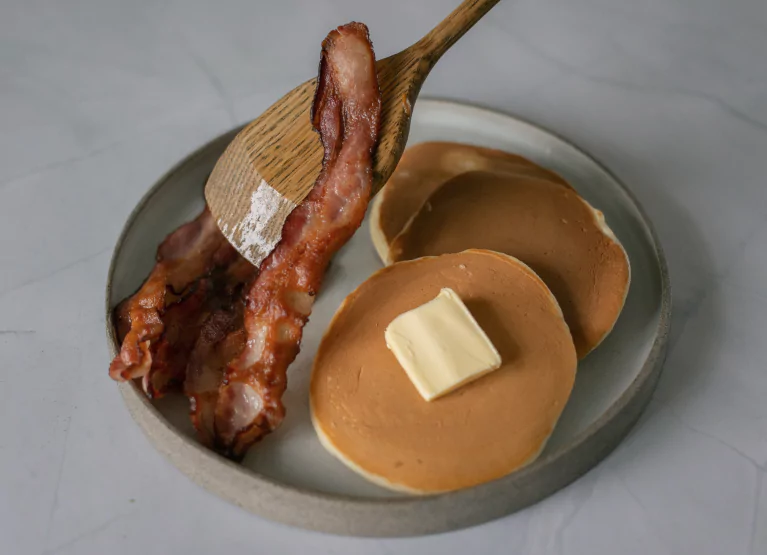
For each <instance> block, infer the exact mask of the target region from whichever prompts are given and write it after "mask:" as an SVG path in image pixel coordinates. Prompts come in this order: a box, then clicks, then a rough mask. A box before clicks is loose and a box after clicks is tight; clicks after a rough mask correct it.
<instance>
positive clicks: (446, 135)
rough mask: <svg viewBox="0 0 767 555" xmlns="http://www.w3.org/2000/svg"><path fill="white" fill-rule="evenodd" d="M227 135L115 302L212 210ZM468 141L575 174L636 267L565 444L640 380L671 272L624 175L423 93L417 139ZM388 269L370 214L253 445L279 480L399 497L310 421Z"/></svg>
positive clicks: (187, 184) (137, 225)
mask: <svg viewBox="0 0 767 555" xmlns="http://www.w3.org/2000/svg"><path fill="white" fill-rule="evenodd" d="M230 139H231V137H229V138H222V139H221V140H218V141H215V142H214V143H211V144H210V145H208V147H207V148H204V149H202V150H201V151H200V152H199V153H197V155H195V156H193V157H192V158H191V159H189V160H187V162H186V163H185V164H183V165H182V166H181V167H179V168H177V169H176V170H175V171H173V172H171V174H169V175H168V176H166V178H165V180H164V182H163V183H162V184H161V185H160V186H159V187H158V188H157V189H156V190H155V191H154V193H153V194H152V195H151V197H150V198H149V200H148V201H147V202H146V203H144V204H143V205H142V206H140V207H139V208H138V209H137V212H136V213H135V218H134V220H133V225H132V226H131V227H130V229H129V230H128V232H127V233H126V235H125V237H124V240H123V243H122V246H121V248H120V250H119V252H117V253H116V255H115V261H114V264H115V266H114V270H115V271H114V279H113V283H112V290H111V298H110V306H112V307H113V306H115V305H116V304H117V303H118V302H119V301H120V300H121V299H123V298H124V297H126V296H127V295H129V294H131V293H133V292H134V291H135V290H136V289H137V288H138V287H139V286H140V284H141V283H142V281H143V280H144V278H145V277H146V276H147V275H148V273H149V271H150V269H151V267H152V265H153V263H154V257H155V252H156V249H157V245H158V244H159V243H160V242H161V241H162V239H163V238H164V237H165V236H166V235H167V234H168V233H169V232H170V231H172V230H173V229H175V228H176V227H178V226H179V225H180V224H182V223H183V222H185V221H188V220H190V219H192V218H193V217H195V216H196V215H197V214H198V213H199V212H200V211H201V210H202V208H203V205H204V201H203V196H202V190H203V184H204V182H205V179H206V178H207V176H208V174H209V173H210V171H211V169H212V168H213V165H214V164H215V162H216V160H217V159H218V157H219V155H220V154H221V152H222V151H223V149H224V148H225V146H226V144H227V143H228V140H230ZM428 140H442V141H445V140H447V141H458V142H465V143H471V144H476V145H481V146H487V147H491V148H499V149H503V150H507V151H509V152H513V153H517V154H521V155H522V156H525V157H527V158H530V159H531V160H533V161H535V162H537V163H539V164H540V165H542V166H544V167H547V168H550V169H552V170H554V171H555V172H557V173H559V174H560V175H562V176H563V177H564V178H565V179H566V180H568V181H569V182H570V183H571V184H572V185H573V186H574V187H575V188H576V189H577V190H578V192H579V193H580V194H581V195H582V196H583V197H584V198H586V200H588V201H589V202H590V203H591V204H592V205H593V206H594V207H595V208H598V209H600V210H602V211H603V212H604V214H605V218H606V220H607V222H608V224H609V225H610V227H611V228H612V229H613V231H614V232H615V234H616V235H617V236H618V238H619V239H620V241H621V242H622V243H623V246H624V248H625V249H626V251H627V253H628V255H629V259H630V263H631V287H630V290H629V294H628V297H627V299H626V305H625V307H624V310H623V313H622V314H621V316H620V318H619V320H618V322H617V324H616V326H615V328H614V330H613V332H612V333H611V334H610V336H609V337H608V338H607V339H606V340H605V341H604V342H603V343H602V345H600V346H599V347H598V348H597V349H596V350H595V351H594V352H592V353H591V354H590V355H589V356H588V357H587V358H586V359H585V360H584V361H582V362H581V364H580V365H579V369H578V375H577V378H576V382H575V388H574V390H573V394H572V396H571V398H570V401H569V402H568V405H567V407H566V408H565V411H564V413H563V414H562V417H561V419H560V421H559V424H558V426H557V429H556V430H555V432H554V434H553V435H552V437H551V439H550V441H549V443H548V445H547V446H546V449H545V451H544V454H546V453H551V452H554V451H555V450H559V449H564V448H566V446H567V444H568V442H570V441H572V440H573V439H574V438H575V437H576V436H577V435H578V434H579V433H581V432H583V431H584V430H586V428H588V426H589V425H591V424H593V423H594V422H595V421H596V420H597V419H598V418H599V417H600V416H601V415H602V414H603V413H604V412H605V411H606V410H607V409H608V408H609V407H610V406H611V405H612V404H613V403H614V402H615V401H616V400H617V399H618V397H619V396H620V395H621V394H622V393H623V392H624V391H625V390H626V389H627V388H628V386H629V385H630V384H631V382H632V381H633V380H634V379H635V378H636V377H637V375H638V373H639V371H640V370H641V368H642V365H643V364H644V362H645V360H646V359H647V357H648V354H649V352H650V349H651V347H652V344H653V341H654V340H655V337H656V334H657V330H658V324H659V320H660V317H661V294H662V291H661V287H662V280H661V277H660V275H661V271H660V268H659V266H658V261H657V253H656V252H655V248H654V247H653V241H652V237H651V235H650V232H649V230H648V229H647V227H646V225H645V224H644V222H643V219H642V215H641V214H640V213H639V210H638V209H637V207H636V205H635V203H634V202H633V201H632V199H631V198H630V197H629V195H628V194H627V193H626V191H624V189H623V188H622V187H621V186H620V185H619V184H618V183H617V182H616V181H615V179H614V178H613V177H612V176H611V175H610V174H609V173H608V172H606V171H605V170H604V169H603V168H601V167H600V166H599V165H598V164H596V163H595V162H594V161H593V160H591V159H590V158H588V157H587V156H585V155H584V154H583V153H582V152H580V151H579V150H577V149H575V148H574V147H572V146H571V145H570V144H568V143H567V142H565V141H563V140H561V139H559V138H558V137H556V136H554V135H551V134H549V133H547V132H545V131H543V130H541V129H539V128H537V127H535V126H532V125H530V124H527V123H525V122H522V121H519V120H516V119H514V118H512V117H509V116H503V115H499V114H495V113H492V112H488V111H485V110H481V109H477V108H472V107H469V106H462V105H456V104H454V103H449V102H441V101H433V100H421V101H419V103H418V104H417V105H416V107H415V109H414V113H413V120H412V126H411V134H410V140H409V144H415V143H419V142H423V141H428ZM381 267H382V264H381V263H380V261H379V260H378V257H377V256H376V254H375V250H374V248H373V245H372V243H371V241H370V234H369V231H368V225H367V220H366V221H365V223H364V224H363V227H362V228H361V229H360V231H359V232H358V233H357V234H356V235H355V236H354V237H353V239H352V240H351V241H350V242H349V243H348V244H347V245H346V246H345V247H344V248H343V249H342V251H341V252H339V254H338V255H337V256H336V257H335V259H334V260H333V262H332V264H331V266H330V268H329V271H328V274H327V276H326V278H325V283H324V286H323V289H322V291H321V293H320V295H319V296H318V299H317V302H316V304H315V306H314V309H313V312H312V317H311V321H310V322H309V324H308V325H307V326H306V328H305V331H304V339H303V342H302V346H301V354H300V355H299V357H298V358H297V360H296V361H295V362H294V363H293V365H292V366H291V367H290V370H289V375H288V377H289V385H288V391H287V393H286V395H285V397H284V401H285V405H286V407H287V417H286V419H285V421H284V423H283V425H282V426H281V427H280V429H279V430H277V432H275V433H274V434H272V435H270V436H268V437H267V438H266V439H265V440H264V441H263V442H261V443H260V444H258V445H257V446H256V447H254V448H253V449H251V451H250V453H249V454H248V455H247V457H246V458H245V460H244V461H243V465H244V466H245V467H247V468H250V469H252V470H254V471H256V472H257V473H259V474H262V475H264V476H267V477H269V478H271V479H272V480H274V481H275V482H279V483H283V484H286V485H290V486H293V487H297V488H300V489H306V490H312V491H317V492H325V493H336V494H345V495H349V496H353V497H367V498H370V497H381V498H384V497H399V496H402V494H398V493H394V492H390V491H388V490H385V489H383V488H380V487H378V486H375V485H373V484H370V483H369V482H367V481H365V480H364V479H362V478H361V477H359V476H358V475H356V474H355V473H353V472H352V471H351V470H348V469H347V468H346V467H345V466H344V465H343V464H341V463H340V462H339V461H337V460H336V459H335V458H333V457H332V456H331V455H330V454H328V453H327V452H326V451H325V450H324V448H323V447H322V446H321V445H320V443H319V441H318V440H317V438H316V435H315V433H314V430H313V428H312V425H311V422H310V419H309V406H308V386H309V375H310V371H311V364H312V360H313V358H314V354H315V352H316V350H317V346H318V344H319V341H320V339H321V337H322V334H323V332H324V330H325V328H326V327H327V325H328V323H329V322H330V319H331V318H332V316H333V314H334V313H335V310H336V309H337V308H338V306H339V305H340V303H341V302H342V300H343V299H344V298H345V297H346V295H347V294H349V293H350V292H351V291H352V290H353V289H354V288H355V287H357V286H358V285H359V284H360V283H362V282H363V281H364V280H365V279H367V277H368V276H369V275H370V274H372V273H373V272H375V271H376V270H378V269H379V268H381ZM156 407H157V408H158V409H159V410H160V412H161V413H162V414H163V415H164V416H165V417H166V418H167V420H168V421H169V422H170V423H171V424H172V425H173V426H174V427H175V428H176V429H177V430H178V431H179V433H181V434H184V435H187V436H190V437H193V436H194V430H193V428H192V426H191V424H190V422H189V418H188V414H187V412H188V403H187V401H186V399H185V398H183V397H182V396H180V395H178V396H169V397H167V398H165V399H161V400H159V401H158V402H156Z"/></svg>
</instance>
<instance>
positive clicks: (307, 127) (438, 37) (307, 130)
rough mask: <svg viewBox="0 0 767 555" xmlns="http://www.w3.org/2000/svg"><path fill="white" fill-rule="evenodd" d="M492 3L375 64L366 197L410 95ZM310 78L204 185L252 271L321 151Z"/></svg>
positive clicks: (402, 128) (387, 171)
mask: <svg viewBox="0 0 767 555" xmlns="http://www.w3.org/2000/svg"><path fill="white" fill-rule="evenodd" d="M498 1H499V0H465V1H464V2H463V3H461V5H460V6H458V7H457V8H456V9H455V10H454V11H453V13H451V14H450V15H449V16H447V18H445V20H444V21H442V23H440V24H439V25H437V26H436V27H435V28H434V29H432V31H431V32H430V33H429V34H427V35H426V36H425V37H424V38H422V39H421V40H419V41H418V42H417V43H415V44H414V45H412V46H411V47H410V48H407V49H405V50H403V51H402V52H400V53H399V54H395V55H393V56H389V57H388V58H385V59H383V60H379V61H378V62H377V64H376V69H377V72H378V83H379V87H380V89H381V95H382V97H383V106H382V116H381V133H380V140H379V144H378V149H377V152H376V157H375V161H374V167H373V171H374V174H373V194H375V193H376V192H378V190H379V189H380V188H381V187H382V186H383V185H384V183H386V180H387V179H389V176H390V175H391V174H392V172H393V171H394V168H395V166H396V165H397V162H399V159H400V156H401V155H402V151H403V150H404V148H405V143H406V141H407V136H408V131H409V129H410V115H411V111H412V107H413V104H414V103H415V100H416V97H417V96H418V92H419V91H420V90H421V85H423V82H424V80H425V79H426V76H427V75H428V74H429V71H431V68H432V67H434V64H436V63H437V60H439V58H440V57H441V56H442V54H444V53H445V52H446V51H447V49H448V48H450V47H451V46H452V45H453V44H454V43H455V42H456V41H457V40H458V39H459V38H461V36H463V34H464V33H465V32H466V31H468V30H469V29H470V28H471V27H472V25H474V24H475V23H476V22H477V21H479V19H480V18H481V17H482V16H483V15H485V14H486V13H487V12H488V11H489V10H490V8H492V7H493V6H494V5H495V4H497V3H498ZM314 89H315V79H312V80H310V81H307V82H305V83H303V84H302V85H299V86H298V87H296V88H295V89H293V90H292V91H290V92H289V93H288V94H286V95H285V96H283V97H282V98H281V99H280V100H278V101H277V102H276V103H275V104H273V105H272V106H271V107H270V108H269V109H268V110H267V111H266V112H264V113H263V114H262V115H261V116H260V117H259V118H258V119H256V120H254V121H252V122H251V123H250V124H248V125H247V126H246V127H245V128H244V129H243V130H242V131H240V133H239V134H238V135H237V136H236V137H235V138H234V140H233V141H232V142H231V144H230V145H229V146H228V147H227V149H226V151H225V152H224V154H223V155H222V156H221V158H220V159H219V160H218V163H217V164H216V167H215V168H214V169H213V173H212V174H211V175H210V178H209V179H208V183H207V184H206V186H205V198H206V199H207V201H208V205H209V206H210V209H211V211H212V212H213V215H214V216H215V218H216V221H217V222H218V225H219V227H220V228H221V231H222V232H223V233H224V235H226V237H227V238H228V239H229V241H230V242H231V243H232V244H233V245H234V246H235V248H236V249H237V250H238V251H240V253H241V254H242V255H243V256H244V257H245V258H247V259H248V260H249V261H250V262H252V263H253V264H255V265H257V266H258V265H259V264H260V263H261V261H262V260H263V259H264V258H266V256H267V255H268V254H269V253H270V252H271V251H272V249H273V248H274V247H275V245H276V244H277V243H278V242H279V240H280V237H281V234H282V226H283V224H284V222H285V218H287V216H288V214H290V212H291V211H292V210H293V209H294V208H295V207H296V205H297V204H298V203H300V202H301V201H302V200H303V199H304V197H305V196H306V195H307V194H309V191H310V190H311V189H312V186H313V185H314V182H315V180H316V179H317V176H318V175H319V172H320V169H321V166H322V145H321V144H320V140H319V137H318V135H317V134H316V133H315V132H314V130H313V129H312V126H311V122H310V117H309V111H310V108H311V105H312V99H313V97H314Z"/></svg>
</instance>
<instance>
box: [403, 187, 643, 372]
mask: <svg viewBox="0 0 767 555" xmlns="http://www.w3.org/2000/svg"><path fill="white" fill-rule="evenodd" d="M468 248H481V249H489V250H493V251H498V252H503V253H506V254H510V255H512V256H514V257H516V258H519V259H520V260H521V261H522V262H524V263H525V264H527V265H528V266H530V267H531V268H532V269H533V270H534V271H535V272H536V273H537V274H538V275H539V276H540V277H541V279H543V281H544V282H545V283H546V285H548V286H549V288H550V289H551V291H552V292H553V293H554V296H555V297H556V298H557V301H559V305H560V306H561V307H562V312H563V313H564V315H565V321H566V322H567V324H568V326H569V327H570V331H571V332H572V335H573V341H574V342H575V348H576V350H577V352H578V357H579V358H583V357H584V356H586V355H587V354H588V353H589V352H590V351H591V350H592V349H594V348H595V347H596V346H597V345H598V344H599V343H600V342H601V341H602V340H603V339H604V338H605V337H606V336H607V334H608V333H609V332H610V330H611V329H612V328H613V326H614V324H615V321H616V320H617V319H618V316H619V315H620V312H621V310H622V308H623V304H624V301H625V299H626V293H627V291H628V286H629V280H630V272H629V263H628V258H627V256H626V253H625V251H624V250H623V247H622V246H621V245H620V243H619V242H618V240H617V239H616V238H615V235H613V233H612V231H610V229H609V228H608V227H607V226H606V224H605V222H604V218H603V216H602V213H601V212H599V211H597V210H594V209H593V208H592V207H591V206H590V205H589V204H588V203H587V202H586V201H584V200H583V199H582V198H581V197H580V196H579V195H578V194H577V193H576V192H575V191H574V190H572V189H570V188H567V187H562V185H561V184H559V183H555V182H552V181H546V180H541V179H537V178H533V177H523V176H519V175H517V176H508V175H502V174H492V173H487V172H469V173H464V174H461V175H459V176H457V177H454V178H453V179H451V180H450V181H448V182H447V183H445V184H444V185H442V186H441V187H439V189H437V190H436V191H435V192H434V193H433V194H432V195H431V196H430V197H429V199H428V204H427V205H425V206H424V207H423V208H422V209H421V210H420V211H419V212H418V213H417V214H416V215H415V217H414V218H412V220H411V221H410V223H409V224H408V225H407V226H406V227H405V229H404V230H403V231H402V232H401V233H400V235H398V236H397V237H396V238H395V239H394V241H393V242H392V243H391V245H390V248H389V253H388V254H389V260H390V261H391V262H398V261H401V260H411V259H413V258H418V257H421V256H436V255H440V254H445V253H451V252H460V251H463V250H465V249H468Z"/></svg>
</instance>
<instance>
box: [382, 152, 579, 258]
mask: <svg viewBox="0 0 767 555" xmlns="http://www.w3.org/2000/svg"><path fill="white" fill-rule="evenodd" d="M468 171H492V172H494V173H509V174H519V175H528V176H537V177H541V178H543V179H548V180H550V181H554V182H557V183H561V184H562V185H565V186H567V187H569V185H568V184H567V182H566V181H564V180H563V179H562V178H561V177H559V176H558V175H557V174H555V173H554V172H552V171H549V170H547V169H545V168H542V167H540V166H538V165H537V164H534V163H533V162H531V161H530V160H527V159H526V158H523V157H522V156H517V155H516V154H511V153H509V152H504V151H502V150H495V149H492V148H484V147H480V146H473V145H466V144H461V143H450V142H426V143H419V144H417V145H414V146H411V147H409V148H408V149H407V150H405V152H404V153H403V154H402V158H401V159H400V161H399V163H398V164H397V169H396V170H395V172H394V174H393V175H392V176H391V177H390V178H389V181H388V182H387V183H386V185H385V186H384V188H383V189H381V191H380V192H379V193H378V194H377V195H376V196H375V198H374V199H373V201H372V202H371V208H370V235H371V238H372V240H373V245H374V246H375V248H376V251H377V252H378V255H379V256H380V257H381V259H382V260H386V257H387V254H386V253H387V252H388V250H389V244H390V243H391V242H392V241H393V240H394V238H395V237H396V236H397V235H399V233H400V232H401V231H402V230H403V229H404V227H405V225H407V223H408V221H410V219H411V218H412V217H413V216H414V215H415V214H416V213H417V212H418V210H419V209H420V208H421V206H423V204H424V202H426V199H428V198H429V196H430V195H431V194H432V193H433V192H434V191H436V190H437V189H438V188H439V187H440V186H441V185H443V184H444V183H445V182H446V181H448V180H449V179H451V178H453V177H455V176H456V175H459V174H462V173H465V172H468Z"/></svg>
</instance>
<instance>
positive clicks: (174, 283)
mask: <svg viewBox="0 0 767 555" xmlns="http://www.w3.org/2000/svg"><path fill="white" fill-rule="evenodd" d="M240 258H241V257H240V256H239V254H238V253H237V251H236V250H235V249H234V248H233V247H232V246H231V245H230V244H229V242H228V241H227V240H226V238H225V237H224V236H223V235H222V234H221V232H220V231H219V229H218V227H217V225H216V222H215V220H214V219H213V216H212V215H211V213H210V211H209V210H207V209H205V210H204V211H203V212H202V214H200V216H198V217H197V218H196V219H195V220H193V221H191V222H189V223H187V224H184V225H182V226H181V227H179V228H178V229H176V230H175V231H174V232H173V233H171V234H170V235H168V237H166V239H165V240H164V241H163V242H162V244H160V246H159V248H158V249H157V264H155V266H154V268H153V269H152V272H151V273H150V274H149V277H148V278H147V280H146V281H145V282H144V284H143V285H142V286H141V288H140V289H139V290H138V292H137V293H136V294H135V295H133V296H132V297H130V298H128V299H126V300H125V301H123V302H122V303H120V305H118V307H117V308H116V309H115V316H116V321H117V331H118V336H119V337H120V339H121V341H122V346H121V348H120V352H119V353H118V355H117V356H116V357H115V358H114V360H113V361H112V363H111V365H110V367H109V375H110V376H111V377H112V378H113V379H115V380H117V381H125V380H130V379H136V378H141V379H142V384H143V387H144V391H145V392H146V393H147V395H149V396H150V397H156V396H160V395H163V394H164V393H165V392H166V391H167V390H168V389H170V388H173V387H176V386H178V385H180V382H181V381H182V380H183V375H184V370H185V368H186V358H187V353H188V352H189V350H190V349H191V348H192V346H193V345H194V342H195V340H196V337H197V334H198V331H199V327H200V325H201V324H202V320H203V319H204V316H205V309H206V307H207V306H208V304H209V300H210V299H211V293H212V291H213V282H212V281H211V280H210V279H208V277H209V276H210V275H211V274H212V272H214V270H217V269H223V268H227V267H229V266H230V265H234V264H239V263H240V262H239V259H240Z"/></svg>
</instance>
